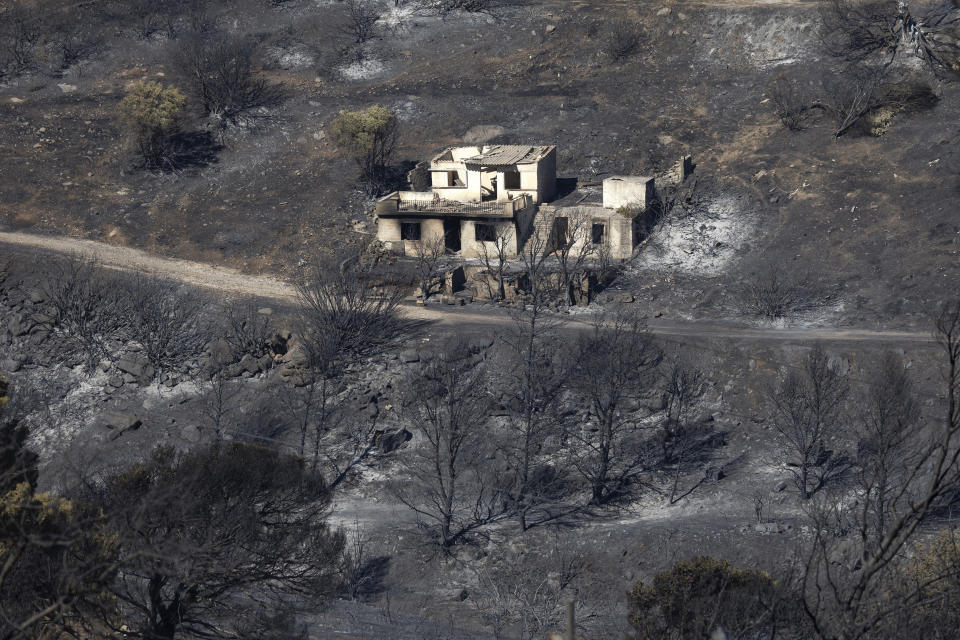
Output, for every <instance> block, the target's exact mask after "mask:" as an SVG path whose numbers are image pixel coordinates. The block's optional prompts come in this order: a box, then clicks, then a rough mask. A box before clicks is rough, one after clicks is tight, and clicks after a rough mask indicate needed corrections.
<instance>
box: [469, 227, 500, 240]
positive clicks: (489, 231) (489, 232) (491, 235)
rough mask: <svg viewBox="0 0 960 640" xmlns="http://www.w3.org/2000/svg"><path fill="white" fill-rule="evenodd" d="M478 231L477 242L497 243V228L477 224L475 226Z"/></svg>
mask: <svg viewBox="0 0 960 640" xmlns="http://www.w3.org/2000/svg"><path fill="white" fill-rule="evenodd" d="M474 229H475V230H476V239H477V242H496V241H497V228H496V227H495V226H494V225H492V224H476V225H474Z"/></svg>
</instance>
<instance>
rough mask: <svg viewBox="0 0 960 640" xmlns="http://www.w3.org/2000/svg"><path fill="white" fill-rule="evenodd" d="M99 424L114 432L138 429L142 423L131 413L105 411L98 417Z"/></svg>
mask: <svg viewBox="0 0 960 640" xmlns="http://www.w3.org/2000/svg"><path fill="white" fill-rule="evenodd" d="M100 422H101V424H102V425H103V426H104V427H106V428H107V429H113V430H115V431H121V432H123V431H130V430H132V429H138V428H140V425H142V424H143V421H142V420H141V419H140V417H139V416H138V415H137V414H135V413H133V412H132V411H107V412H105V413H104V414H103V415H101V416H100Z"/></svg>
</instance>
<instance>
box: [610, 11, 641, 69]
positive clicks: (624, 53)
mask: <svg viewBox="0 0 960 640" xmlns="http://www.w3.org/2000/svg"><path fill="white" fill-rule="evenodd" d="M602 37H603V50H604V53H605V54H606V55H607V57H609V58H610V60H612V61H613V62H622V61H624V60H626V59H627V58H629V57H631V56H633V55H634V54H636V53H637V52H638V51H640V48H641V46H642V45H643V44H644V42H645V41H646V39H647V35H646V34H645V32H644V30H643V27H642V26H641V25H640V24H638V23H636V22H633V21H630V20H616V21H613V22H611V23H609V24H608V25H607V26H606V33H605V34H603V36H602Z"/></svg>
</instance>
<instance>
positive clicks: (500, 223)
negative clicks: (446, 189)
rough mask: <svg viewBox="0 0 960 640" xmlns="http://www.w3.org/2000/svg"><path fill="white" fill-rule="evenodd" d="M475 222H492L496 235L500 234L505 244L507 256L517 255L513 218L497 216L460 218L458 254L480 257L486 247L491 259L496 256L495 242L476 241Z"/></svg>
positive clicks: (467, 256) (466, 256)
mask: <svg viewBox="0 0 960 640" xmlns="http://www.w3.org/2000/svg"><path fill="white" fill-rule="evenodd" d="M477 224H492V225H493V226H494V227H495V228H496V232H497V235H498V237H500V236H502V237H503V239H504V241H505V242H506V244H507V250H506V253H507V256H508V257H511V258H512V257H515V256H516V255H517V231H516V227H515V225H514V224H513V220H504V219H499V218H493V219H487V220H462V221H461V222H460V255H461V256H462V257H464V258H481V257H483V255H484V248H486V251H487V255H488V256H489V257H490V258H491V259H495V258H496V256H497V248H496V244H495V243H493V242H478V241H477V239H476V238H477V236H476V233H477V228H476V225H477Z"/></svg>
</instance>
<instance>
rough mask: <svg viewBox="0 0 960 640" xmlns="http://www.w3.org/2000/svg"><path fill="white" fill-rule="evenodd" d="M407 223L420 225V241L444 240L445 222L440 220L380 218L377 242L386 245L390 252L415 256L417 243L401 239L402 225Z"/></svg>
mask: <svg viewBox="0 0 960 640" xmlns="http://www.w3.org/2000/svg"><path fill="white" fill-rule="evenodd" d="M405 222H417V223H419V224H420V241H421V242H435V241H437V239H438V238H439V239H442V238H443V220H441V219H439V218H378V219H377V240H379V241H380V242H382V243H384V245H385V246H386V248H387V249H388V250H389V251H395V252H396V253H399V254H402V255H408V256H410V255H414V253H415V252H416V244H417V243H416V241H414V240H401V239H400V225H401V224H403V223H405Z"/></svg>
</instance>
